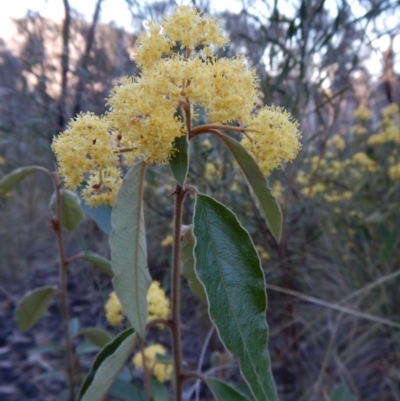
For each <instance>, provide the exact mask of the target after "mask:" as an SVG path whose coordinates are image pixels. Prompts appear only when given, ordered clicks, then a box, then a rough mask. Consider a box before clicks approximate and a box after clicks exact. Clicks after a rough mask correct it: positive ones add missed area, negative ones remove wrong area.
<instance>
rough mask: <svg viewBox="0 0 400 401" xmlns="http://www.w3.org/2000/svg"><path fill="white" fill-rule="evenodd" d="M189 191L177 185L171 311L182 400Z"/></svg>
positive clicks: (178, 392)
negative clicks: (182, 302) (183, 265)
mask: <svg viewBox="0 0 400 401" xmlns="http://www.w3.org/2000/svg"><path fill="white" fill-rule="evenodd" d="M186 193H187V191H186V190H185V189H184V188H182V187H181V186H179V185H177V187H176V191H175V214H174V243H173V247H174V250H173V252H174V253H173V260H172V278H171V289H172V297H171V304H172V305H171V311H172V318H171V320H172V327H171V331H172V348H173V357H174V374H175V399H176V401H181V400H182V386H183V382H184V379H185V377H184V375H183V370H182V347H181V327H180V326H181V319H180V292H181V291H180V278H181V271H180V260H181V227H182V206H183V200H184V199H185V195H186Z"/></svg>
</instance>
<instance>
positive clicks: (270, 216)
mask: <svg viewBox="0 0 400 401" xmlns="http://www.w3.org/2000/svg"><path fill="white" fill-rule="evenodd" d="M217 136H218V138H220V139H221V141H222V142H224V144H225V145H226V147H227V148H228V149H229V151H230V152H231V153H232V156H233V157H234V158H235V160H236V161H237V163H238V164H239V166H240V168H241V169H242V172H243V174H244V176H245V177H246V180H247V183H248V184H249V187H250V191H251V194H252V196H253V198H254V200H255V201H256V205H257V207H258V209H259V211H260V213H261V215H262V216H263V218H264V219H265V221H266V223H267V225H268V228H269V229H270V230H271V233H272V235H273V236H274V238H275V239H276V241H277V242H279V241H280V239H281V234H282V212H281V208H280V207H279V203H278V201H277V200H276V198H275V196H274V195H273V193H272V191H271V189H270V188H269V186H268V181H267V180H266V179H265V177H264V175H263V173H262V172H261V170H260V167H258V164H257V163H256V161H255V160H254V159H253V157H252V156H251V155H250V154H249V153H248V152H247V150H246V149H245V148H244V147H243V146H242V145H241V144H240V143H239V142H238V141H236V140H235V139H233V138H230V137H229V136H226V135H223V134H219V135H217Z"/></svg>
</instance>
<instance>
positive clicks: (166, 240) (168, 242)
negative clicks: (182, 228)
mask: <svg viewBox="0 0 400 401" xmlns="http://www.w3.org/2000/svg"><path fill="white" fill-rule="evenodd" d="M173 243H174V238H173V237H172V235H171V234H169V235H167V236H166V237H165V238H164V239H163V240H162V241H161V246H162V247H163V248H165V247H167V246H171V245H172V244H173Z"/></svg>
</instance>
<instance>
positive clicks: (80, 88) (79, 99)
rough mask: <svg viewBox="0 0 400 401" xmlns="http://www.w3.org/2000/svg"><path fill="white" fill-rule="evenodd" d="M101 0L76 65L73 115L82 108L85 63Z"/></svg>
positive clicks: (85, 73) (85, 74)
mask: <svg viewBox="0 0 400 401" xmlns="http://www.w3.org/2000/svg"><path fill="white" fill-rule="evenodd" d="M102 2H103V0H97V3H96V7H95V10H94V14H93V19H92V24H91V25H90V28H89V30H88V32H87V35H86V46H85V52H84V54H83V56H82V59H81V62H80V65H79V66H78V85H77V87H76V99H75V105H74V115H75V114H78V113H79V112H80V111H81V108H82V94H83V92H84V88H85V81H86V78H87V75H88V74H87V72H88V71H87V64H88V61H89V55H90V51H91V50H92V46H93V42H94V36H95V33H96V26H97V22H98V20H99V17H100V11H101V3H102Z"/></svg>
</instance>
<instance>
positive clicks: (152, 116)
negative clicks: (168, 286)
mask: <svg viewBox="0 0 400 401" xmlns="http://www.w3.org/2000/svg"><path fill="white" fill-rule="evenodd" d="M227 42H228V41H227V38H226V37H225V35H224V34H223V32H222V28H221V26H220V24H219V21H218V20H216V19H214V18H213V17H211V16H208V15H201V14H200V13H199V12H198V11H197V10H196V9H195V8H193V7H189V6H182V7H178V8H176V9H175V10H174V11H173V13H172V14H171V15H165V16H164V17H163V18H162V21H161V22H160V23H157V22H155V21H150V22H148V24H147V31H146V32H144V33H142V34H141V35H140V36H139V38H138V40H137V43H136V45H135V61H136V63H137V65H138V66H139V67H140V68H141V69H142V71H141V73H140V75H139V76H137V77H125V78H123V79H122V80H121V81H120V83H119V84H118V85H117V86H116V87H114V88H113V89H112V91H111V94H110V96H109V98H108V100H107V107H108V109H107V111H106V113H105V115H104V116H102V117H97V116H95V115H94V114H93V113H86V114H81V115H79V116H78V117H77V118H76V119H75V120H72V121H71V122H70V124H69V126H68V128H67V130H66V131H65V132H63V133H61V134H60V135H59V136H58V137H57V138H56V139H55V140H54V142H53V150H54V152H55V153H56V156H57V159H58V163H59V166H60V173H61V174H62V175H63V176H64V177H65V182H66V186H67V187H69V188H72V189H75V188H77V187H78V186H80V185H82V182H85V183H86V187H85V190H84V191H83V192H82V195H83V196H84V198H85V200H86V201H87V203H88V204H89V205H91V206H95V205H98V204H99V203H109V204H112V203H113V199H114V197H115V195H116V193H117V191H118V188H119V186H120V182H121V172H120V170H119V169H118V168H117V167H116V166H117V163H118V162H119V157H120V155H122V156H123V159H124V162H125V163H127V164H128V165H131V164H133V163H134V162H135V161H136V160H138V159H141V160H145V161H146V163H153V164H167V163H168V162H169V159H170V158H171V157H172V156H173V155H174V152H175V149H174V148H173V142H174V139H175V138H176V137H179V136H183V135H186V131H187V126H188V125H190V126H191V124H192V121H184V120H183V118H182V117H181V116H180V115H178V113H177V109H178V108H179V107H184V108H185V107H186V110H188V112H189V111H190V112H191V117H192V118H195V117H196V116H197V115H198V114H196V111H197V110H198V109H199V108H203V109H204V110H205V112H206V113H207V119H208V122H209V123H215V124H229V123H234V124H235V126H236V127H237V123H239V125H240V126H241V127H243V129H247V130H248V132H249V133H248V135H249V136H250V137H251V139H250V140H249V138H247V137H245V138H244V139H243V145H244V146H245V147H246V148H247V149H248V150H249V151H250V152H251V153H252V155H253V156H254V157H255V158H256V160H257V161H258V162H259V163H260V167H261V170H262V171H263V172H264V173H265V174H269V173H270V171H271V170H272V169H273V168H275V167H278V166H279V165H280V164H281V163H282V162H284V161H291V160H293V158H294V157H295V156H296V154H297V152H298V151H299V149H300V144H299V139H300V133H299V131H298V129H297V126H298V124H297V122H296V121H295V120H294V119H293V118H292V117H291V116H290V114H288V113H287V112H286V111H285V110H284V109H281V108H279V107H264V108H261V109H260V110H258V111H257V112H255V111H254V110H255V106H256V101H257V96H258V82H257V77H256V72H255V70H254V69H252V68H250V67H249V65H248V61H247V60H246V59H245V58H244V57H240V56H239V57H235V58H232V59H228V58H220V59H217V58H216V57H215V56H213V54H212V51H211V49H212V48H213V47H216V48H218V47H222V46H224V45H225V44H227ZM177 48H179V50H177V51H176V49H177ZM174 51H176V52H175V53H174ZM227 129H228V130H229V128H228V127H227Z"/></svg>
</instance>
